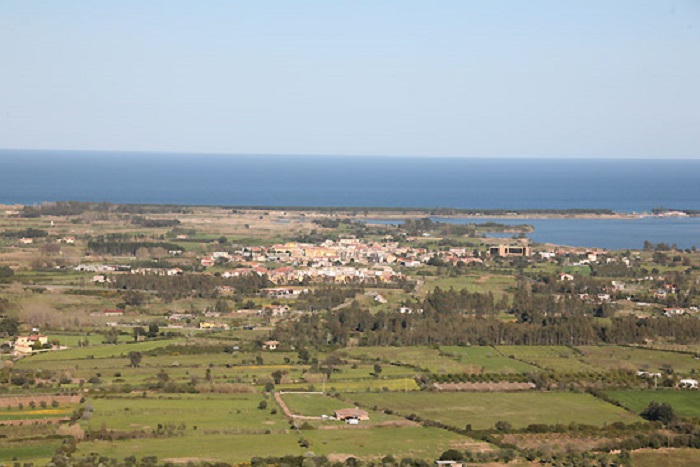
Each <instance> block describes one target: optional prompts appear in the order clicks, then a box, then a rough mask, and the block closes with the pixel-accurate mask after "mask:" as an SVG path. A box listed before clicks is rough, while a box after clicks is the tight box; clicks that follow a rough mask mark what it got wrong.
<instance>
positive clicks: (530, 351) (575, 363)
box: [498, 345, 601, 373]
mask: <svg viewBox="0 0 700 467" xmlns="http://www.w3.org/2000/svg"><path fill="white" fill-rule="evenodd" d="M498 350H499V351H500V352H501V353H502V354H503V355H506V356H511V355H512V356H513V357H515V358H516V359H518V360H521V361H523V362H527V363H530V364H533V365H537V366H540V367H542V368H545V369H548V370H557V371H562V372H565V373H579V372H588V373H594V372H599V371H600V370H601V369H600V368H596V367H595V366H593V365H591V364H589V363H588V362H585V361H583V360H582V358H581V356H580V355H579V354H578V353H577V352H576V351H575V350H573V349H571V348H569V347H565V346H563V345H559V346H557V345H530V346H515V345H502V346H498Z"/></svg>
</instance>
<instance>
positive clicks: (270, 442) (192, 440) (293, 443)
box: [77, 433, 308, 463]
mask: <svg viewBox="0 0 700 467" xmlns="http://www.w3.org/2000/svg"><path fill="white" fill-rule="evenodd" d="M307 451H308V449H304V448H302V447H300V446H299V444H298V443H297V437H296V436H293V435H289V434H269V435H251V434H232V435H226V434H212V435H204V434H201V433H200V434H188V435H186V436H182V437H175V438H165V439H163V438H160V439H150V438H141V439H130V440H123V441H113V442H112V441H90V442H83V443H80V444H79V445H78V453H77V455H78V456H81V455H83V456H84V455H87V454H89V453H92V452H96V453H99V454H101V455H104V456H108V457H112V458H117V459H123V458H125V457H127V456H130V455H135V456H136V457H139V458H141V457H144V456H156V457H157V458H158V461H159V462H182V461H183V459H184V462H185V463H186V462H187V461H188V460H193V461H194V462H204V461H210V462H215V461H220V462H228V463H237V462H247V461H250V458H251V457H254V456H263V457H265V456H284V455H287V454H292V455H297V456H299V455H302V454H304V453H305V452H307Z"/></svg>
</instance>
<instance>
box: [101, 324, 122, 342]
mask: <svg viewBox="0 0 700 467" xmlns="http://www.w3.org/2000/svg"><path fill="white" fill-rule="evenodd" d="M118 342H119V331H118V330H117V328H110V330H109V331H107V333H106V334H105V337H104V340H103V343H105V344H117V343H118Z"/></svg>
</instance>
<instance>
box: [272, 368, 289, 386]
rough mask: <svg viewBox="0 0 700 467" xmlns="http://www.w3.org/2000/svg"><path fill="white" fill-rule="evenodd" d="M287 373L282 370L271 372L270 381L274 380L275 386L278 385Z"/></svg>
mask: <svg viewBox="0 0 700 467" xmlns="http://www.w3.org/2000/svg"><path fill="white" fill-rule="evenodd" d="M286 374H287V372H286V371H284V370H276V371H273V372H272V379H274V380H275V384H280V383H281V382H282V377H283V376H284V375H286Z"/></svg>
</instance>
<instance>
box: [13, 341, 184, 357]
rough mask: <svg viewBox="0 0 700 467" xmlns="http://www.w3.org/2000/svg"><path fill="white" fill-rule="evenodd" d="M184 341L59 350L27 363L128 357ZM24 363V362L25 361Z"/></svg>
mask: <svg viewBox="0 0 700 467" xmlns="http://www.w3.org/2000/svg"><path fill="white" fill-rule="evenodd" d="M184 343H185V341H184V340H174V339H164V340H153V341H146V342H134V343H130V344H116V345H114V344H100V345H90V346H88V347H81V348H73V349H66V350H58V351H55V352H46V353H42V354H38V355H33V356H31V357H29V358H28V359H26V361H27V362H50V361H57V360H82V359H86V358H90V359H100V358H110V357H119V356H126V355H128V354H129V352H147V351H149V350H153V349H157V348H159V347H165V346H168V345H176V344H184ZM23 362H24V360H23Z"/></svg>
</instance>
